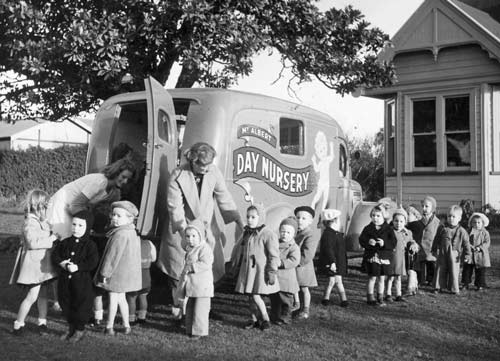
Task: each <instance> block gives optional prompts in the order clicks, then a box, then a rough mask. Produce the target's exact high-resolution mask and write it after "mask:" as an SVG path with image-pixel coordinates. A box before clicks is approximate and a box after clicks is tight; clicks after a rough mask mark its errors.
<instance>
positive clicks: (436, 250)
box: [432, 205, 471, 295]
mask: <svg viewBox="0 0 500 361" xmlns="http://www.w3.org/2000/svg"><path fill="white" fill-rule="evenodd" d="M461 219H462V208H461V207H460V206H458V205H452V206H451V207H450V208H449V210H448V216H447V219H446V223H445V225H444V227H441V229H440V231H439V233H438V236H437V237H436V240H435V242H434V244H433V246H432V254H433V255H434V256H435V257H436V259H437V261H436V273H435V275H434V291H433V292H438V291H439V292H440V291H442V290H443V289H444V288H446V289H448V290H449V291H451V293H453V294H456V295H458V294H459V292H460V291H459V285H458V274H459V272H460V259H461V253H462V252H463V256H464V261H465V262H466V263H470V262H471V250H470V243H469V235H468V234H467V232H466V231H465V229H463V228H462V227H461V226H460V220H461Z"/></svg>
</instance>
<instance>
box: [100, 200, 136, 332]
mask: <svg viewBox="0 0 500 361" xmlns="http://www.w3.org/2000/svg"><path fill="white" fill-rule="evenodd" d="M111 209H112V215H111V226H112V227H113V228H112V229H111V230H110V231H109V232H108V234H107V236H108V238H109V240H108V243H107V244H106V248H105V249H104V254H103V257H102V259H101V263H100V265H99V269H98V270H97V272H96V278H97V279H96V284H97V286H99V287H102V288H104V289H105V290H106V291H108V292H109V311H108V320H107V324H106V329H105V333H106V334H107V335H114V334H115V331H114V329H113V326H114V323H115V316H116V312H117V310H118V308H119V309H120V315H121V316H122V321H123V326H124V327H125V329H124V333H125V334H129V333H130V332H131V329H130V323H129V319H128V315H129V311H128V303H127V299H126V297H125V293H126V292H131V291H137V290H139V289H141V277H142V276H141V240H140V238H139V236H138V235H137V231H136V229H135V225H134V218H135V217H137V215H138V214H139V211H138V210H137V207H136V206H135V205H134V204H133V203H131V202H129V201H118V202H113V203H112V204H111Z"/></svg>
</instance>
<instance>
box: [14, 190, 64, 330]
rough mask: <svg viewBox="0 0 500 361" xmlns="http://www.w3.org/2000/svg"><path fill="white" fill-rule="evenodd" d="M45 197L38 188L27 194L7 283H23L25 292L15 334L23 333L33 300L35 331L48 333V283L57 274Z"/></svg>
mask: <svg viewBox="0 0 500 361" xmlns="http://www.w3.org/2000/svg"><path fill="white" fill-rule="evenodd" d="M48 200H49V196H48V194H47V193H46V192H44V191H42V190H40V189H33V190H31V191H30V192H29V193H28V195H27V197H26V201H25V205H24V224H23V233H22V236H23V237H22V243H21V248H19V251H18V254H17V257H16V263H15V265H14V269H13V271H12V275H11V277H10V281H9V284H18V285H22V286H24V287H26V288H27V289H28V293H27V294H26V297H25V298H24V300H23V301H22V302H21V305H20V306H19V311H18V313H17V318H16V320H15V321H14V329H13V331H12V332H13V334H14V335H21V334H22V333H23V330H24V321H25V319H26V316H27V315H28V313H29V311H30V309H31V306H32V305H33V303H35V301H36V302H37V307H38V330H39V332H40V334H46V333H47V285H48V283H49V282H50V281H52V280H54V279H55V278H56V275H57V274H56V271H55V268H54V266H53V265H52V261H51V259H50V257H51V253H52V250H51V248H52V246H53V244H54V242H55V241H56V240H57V236H56V235H55V234H52V232H51V230H50V226H49V223H48V222H47V220H46V213H47V203H48Z"/></svg>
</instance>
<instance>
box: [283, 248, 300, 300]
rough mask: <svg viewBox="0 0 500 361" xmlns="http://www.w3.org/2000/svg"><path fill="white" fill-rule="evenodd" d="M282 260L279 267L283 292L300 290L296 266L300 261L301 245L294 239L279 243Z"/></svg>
mask: <svg viewBox="0 0 500 361" xmlns="http://www.w3.org/2000/svg"><path fill="white" fill-rule="evenodd" d="M279 250H280V261H281V264H280V266H279V267H278V281H279V284H280V291H281V292H288V293H297V292H299V282H298V281H297V271H296V270H295V268H296V267H297V266H298V265H299V263H300V249H299V246H297V244H296V243H295V242H294V241H293V240H292V241H291V242H281V241H280V243H279Z"/></svg>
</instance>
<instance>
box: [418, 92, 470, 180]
mask: <svg viewBox="0 0 500 361" xmlns="http://www.w3.org/2000/svg"><path fill="white" fill-rule="evenodd" d="M409 99H410V101H411V104H410V107H409V108H410V110H411V115H410V118H411V126H410V129H411V131H412V134H411V139H412V157H413V162H412V168H413V169H415V170H436V171H438V172H443V171H448V170H470V169H471V166H472V164H471V159H472V152H473V150H472V149H471V146H470V145H471V134H472V133H471V129H472V125H471V124H473V122H472V116H473V112H472V111H471V109H472V108H473V103H472V101H473V99H474V97H473V91H470V92H465V94H464V93H462V94H454V93H451V92H447V93H441V94H435V95H432V96H428V95H427V96H425V97H417V96H415V97H410V98H409Z"/></svg>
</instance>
